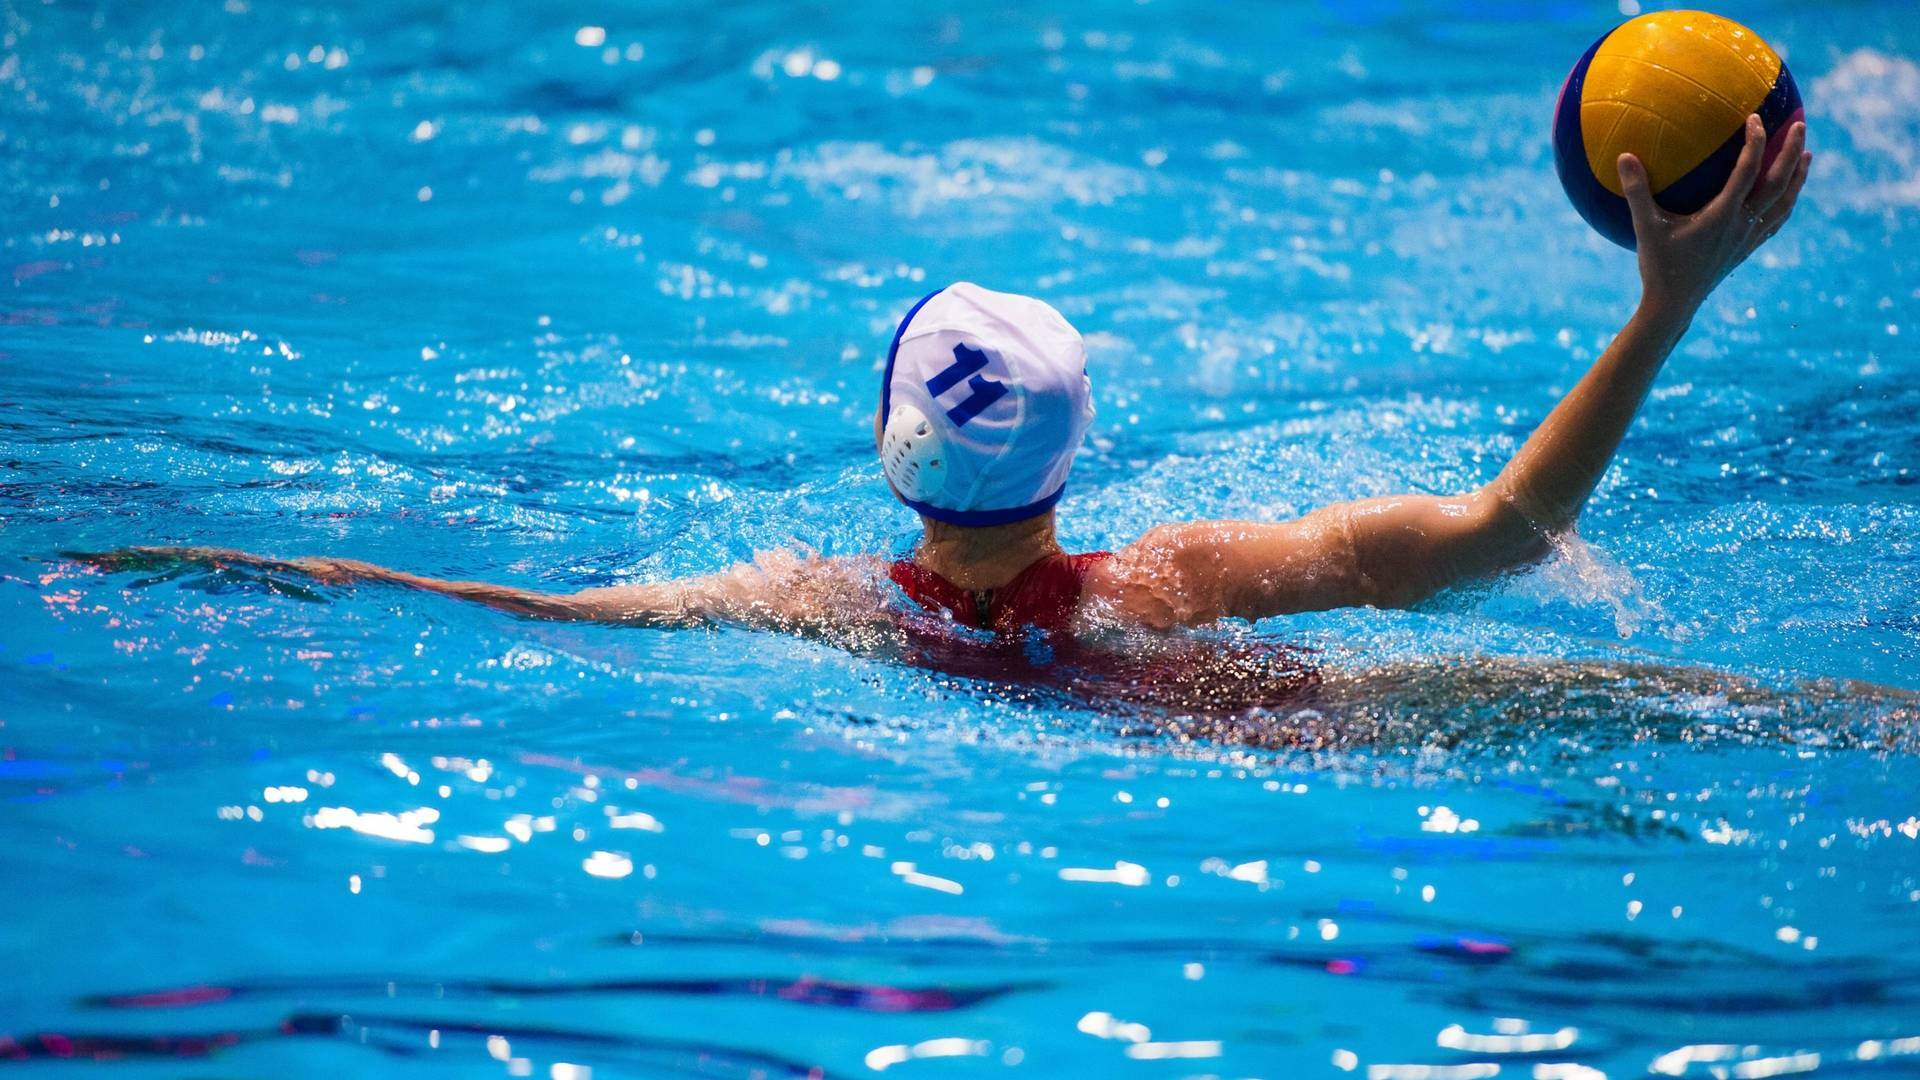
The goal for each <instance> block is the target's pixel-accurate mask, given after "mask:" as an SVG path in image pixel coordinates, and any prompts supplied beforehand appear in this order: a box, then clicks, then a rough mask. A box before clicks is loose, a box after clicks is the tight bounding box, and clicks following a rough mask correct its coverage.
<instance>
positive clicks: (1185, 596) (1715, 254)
mask: <svg viewBox="0 0 1920 1080" xmlns="http://www.w3.org/2000/svg"><path fill="white" fill-rule="evenodd" d="M1765 141H1766V138H1765V133H1764V131H1763V130H1762V128H1761V125H1760V121H1759V118H1758V117H1752V118H1749V120H1748V122H1747V132H1746V145H1745V147H1744V148H1743V149H1742V151H1741V154H1740V159H1739V162H1738V164H1736V165H1735V167H1734V170H1733V174H1732V176H1731V177H1730V178H1729V180H1728V181H1727V184H1726V187H1725V188H1724V190H1722V191H1721V193H1720V195H1719V196H1717V197H1716V198H1715V199H1714V200H1713V202H1711V203H1709V204H1708V205H1707V206H1706V207H1705V208H1704V209H1702V210H1701V211H1700V212H1698V213H1696V214H1691V215H1685V216H1681V215H1673V214H1669V213H1667V212H1666V211H1664V210H1661V209H1660V208H1659V207H1658V206H1657V205H1656V204H1655V203H1654V201H1653V195H1652V193H1651V191H1650V190H1649V187H1648V182H1647V174H1646V170H1645V169H1644V168H1643V167H1642V166H1641V164H1640V162H1639V161H1638V160H1636V159H1635V158H1633V157H1632V156H1631V155H1622V157H1621V159H1620V161H1619V169H1620V181H1621V186H1622V189H1623V190H1624V192H1625V193H1626V198H1627V201H1628V203H1629V205H1630V206H1631V208H1632V210H1633V224H1634V233H1635V236H1636V238H1637V241H1638V251H1639V259H1640V280H1641V298H1640V304H1639V307H1638V309H1637V310H1636V311H1635V312H1634V314H1633V317H1632V318H1631V319H1630V320H1628V322H1627V325H1626V327H1625V328H1624V329H1622V330H1621V332H1620V334H1619V336H1618V337H1616V338H1614V340H1613V344H1611V345H1610V346H1608V348H1607V350H1606V352H1604V353H1603V354H1601V356H1600V358H1599V360H1597V361H1595V362H1594V365H1593V367H1592V368H1590V369H1589V370H1588V371H1587V373H1586V375H1585V376H1584V377H1583V378H1581V380H1580V382H1579V383H1578V384H1577V385H1575V386H1574V388H1573V389H1572V391H1570V392H1569V393H1568V394H1567V396H1566V397H1565V398H1563V399H1562V400H1561V401H1560V403H1559V405H1557V406H1556V407H1555V408H1554V410H1553V412H1552V413H1550V414H1549V415H1548V416H1547V418H1546V420H1545V421H1543V422H1542V423H1541V424H1540V426H1539V427H1538V428H1537V429H1536V430H1535V431H1534V433H1533V435H1532V436H1531V437H1530V438H1529V439H1528V440H1527V442H1526V444H1525V445H1524V446H1522V447H1521V448H1520V452H1519V453H1517V454H1515V455H1514V457H1513V460H1512V461H1510V462H1508V464H1507V466H1506V467H1505V468H1504V469H1502V470H1501V471H1500V475H1499V476H1498V477H1496V478H1495V479H1494V480H1493V482H1492V483H1489V484H1488V485H1486V486H1485V487H1483V488H1481V489H1479V490H1478V491H1475V492H1473V493H1471V494H1467V495H1461V496H1457V497H1444V496H1424V495H1406V496H1396V497H1389V498H1381V499H1368V500H1364V501H1361V502H1353V503H1342V504H1338V505H1335V506H1329V507H1326V508H1324V509H1321V510H1317V511H1315V512H1313V513H1311V514H1309V515H1307V516H1306V517H1304V518H1301V519H1299V520H1297V521H1289V522H1281V523H1256V522H1223V521H1206V522H1188V523H1184V524H1178V525H1167V526H1162V527H1160V528H1157V529H1154V530H1152V531H1150V532H1148V533H1147V535H1146V536H1144V537H1142V538H1141V539H1140V540H1139V541H1138V542H1136V543H1134V544H1132V545H1130V546H1129V547H1128V548H1126V549H1125V550H1123V551H1122V552H1120V553H1119V557H1118V558H1115V559H1113V560H1112V561H1110V562H1109V563H1107V564H1105V565H1103V566H1102V567H1100V568H1099V569H1098V570H1096V571H1095V573H1094V575H1093V576H1092V577H1091V578H1090V579H1089V581H1088V586H1087V590H1088V595H1089V596H1090V597H1095V598H1102V599H1105V600H1106V601H1108V602H1109V603H1111V604H1113V605H1114V606H1115V607H1117V608H1118V609H1119V610H1120V611H1121V612H1123V613H1125V614H1127V615H1129V616H1131V617H1133V618H1135V619H1138V620H1140V621H1143V622H1147V623H1149V624H1151V625H1162V626H1164V625H1181V624H1196V623H1202V622H1207V621H1211V620H1213V619H1217V618H1222V617H1240V618H1247V619H1257V618H1261V617H1263V616H1267V615H1279V614H1285V613H1288V612H1295V611H1311V610H1320V609H1325V608H1334V607H1348V606H1355V605H1374V606H1379V607H1395V606H1405V605H1408V604H1412V603H1417V602H1419V601H1421V600H1423V599H1426V598H1427V597H1429V596H1432V595H1433V594H1434V593H1436V592H1439V591H1441V590H1443V589H1445V588H1447V587H1448V586H1451V585H1454V584H1456V583H1459V582H1462V581H1466V580H1472V579H1476V578H1484V577H1487V576H1489V575H1493V574H1498V573H1500V572H1502V571H1506V570H1510V569H1513V568H1516V567H1518V566H1521V565H1524V564H1525V563H1528V562H1531V561H1532V560H1534V559H1537V558H1539V557H1540V556H1541V555H1543V554H1544V553H1545V551H1546V549H1547V537H1549V536H1551V535H1552V534H1554V533H1557V532H1562V531H1565V530H1567V529H1569V528H1571V527H1572V526H1573V523H1574V521H1575V520H1576V519H1577V518H1578V517H1579V514H1580V509H1581V507H1582V506H1583V505H1584V504H1585V503H1586V500H1587V497H1588V495H1590V494H1591V493H1592V492H1593V488H1594V486H1595V485H1596V484H1598V483H1599V481H1600V477H1601V476H1602V475H1603V474H1604V473H1605V472H1606V469H1607V465H1608V463H1609V462H1610V461H1612V459H1613V454H1614V451H1615V449H1616V448H1618V447H1619V445H1620V440H1621V438H1622V437H1623V436H1624V435H1625V434H1626V431H1627V426H1628V425H1629V424H1630V423H1632V421H1633V417H1634V414H1635V413H1636V412H1637V411H1638V410H1639V407H1640V402H1641V401H1642V400H1643V399H1644V398H1645V397H1646V394H1647V390H1648V388H1649V387H1651V386H1652V384H1653V380H1654V378H1655V376H1657V375H1658V374H1659V372H1660V368H1661V366H1662V365H1663V364H1664V363H1665V362H1666V359H1667V356H1668V355H1669V354H1670V353H1671V352H1672V351H1673V348H1674V346H1675V345H1676V344H1678V343H1679V341H1680V338H1681V336H1682V335H1683V334H1685V333H1686V330H1687V327H1688V325H1689V324H1690V323H1691V322H1692V320H1693V316H1694V312H1695V311H1697V310H1698V309H1699V306H1700V304H1701V303H1702V302H1703V301H1704V300H1705V299H1706V298H1707V296H1708V294H1710V293H1711V292H1712V291H1713V289H1714V287H1715V286H1716V285H1718V284H1719V283H1720V280H1721V279H1722V278H1724V277H1726V275H1727V274H1728V273H1729V272H1731V271H1732V270H1733V268H1734V267H1736V266H1738V265H1740V263H1741V262H1742V261H1744V260H1745V259H1746V257H1747V256H1748V255H1750V254H1752V253H1753V251H1754V250H1755V249H1756V248H1758V247H1759V246H1760V245H1761V244H1763V243H1765V242H1766V240H1767V239H1768V238H1769V237H1771V236H1772V235H1773V234H1774V233H1775V232H1777V231H1779V229H1780V226H1781V225H1782V224H1784V223H1785V221H1786V219H1787V216H1788V215H1789V214H1791V213H1792V212H1793V207H1794V202H1795V200H1796V199H1798V197H1799V194H1800V188H1801V185H1803V184H1804V183H1805V182H1806V178H1807V169H1808V166H1809V165H1810V163H1811V161H1812V156H1811V155H1809V154H1807V153H1805V144H1806V126H1805V125H1804V124H1795V125H1794V127H1793V129H1792V130H1791V131H1790V132H1789V133H1788V135H1787V139H1786V143H1785V146H1784V147H1783V148H1782V152H1781V153H1780V154H1779V155H1778V156H1777V157H1776V159H1775V160H1774V163H1773V167H1772V168H1771V169H1769V170H1767V171H1766V173H1765V175H1762V169H1761V161H1762V156H1763V152H1764V149H1765Z"/></svg>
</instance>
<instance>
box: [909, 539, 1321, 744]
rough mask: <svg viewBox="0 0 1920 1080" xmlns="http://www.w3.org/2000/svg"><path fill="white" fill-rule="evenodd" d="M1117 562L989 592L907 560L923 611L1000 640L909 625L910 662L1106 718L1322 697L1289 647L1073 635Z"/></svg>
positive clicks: (1030, 578)
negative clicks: (1083, 707) (1037, 692)
mask: <svg viewBox="0 0 1920 1080" xmlns="http://www.w3.org/2000/svg"><path fill="white" fill-rule="evenodd" d="M1112 557H1113V553H1112V552H1110V551H1095V552H1089V553H1088V554H1085V555H1065V554H1061V555H1049V556H1047V557H1046V558H1044V559H1041V560H1039V561H1038V562H1035V563H1034V564H1033V565H1031V566H1029V567H1027V568H1026V569H1025V570H1022V571H1020V573H1019V574H1018V575H1016V576H1015V577H1014V579H1013V580H1012V581H1009V582H1007V583H1006V584H1005V585H1002V586H1000V587H999V588H997V589H987V590H983V591H980V592H969V591H967V590H966V589H962V588H961V587H959V586H958V585H955V584H954V583H953V582H951V581H948V580H947V579H946V578H943V577H941V576H940V575H939V574H936V573H934V572H933V571H931V570H928V569H926V568H924V567H921V566H918V565H916V564H915V563H913V562H912V561H911V560H907V559H902V560H899V561H897V562H895V563H894V564H893V566H892V567H891V568H890V569H889V570H888V576H889V577H891V578H892V579H893V581H894V583H895V584H897V585H899V586H900V588H901V590H902V591H904V592H905V593H906V594H907V595H908V596H909V597H911V598H912V599H913V601H914V602H915V603H917V604H919V605H920V606H921V607H923V608H925V609H927V610H929V611H936V612H937V611H945V612H948V613H949V614H950V615H951V616H952V618H953V621H954V622H956V623H959V624H960V625H962V626H966V627H970V628H972V629H975V630H987V631H991V632H992V633H993V635H994V641H993V642H991V643H987V644H983V643H980V642H966V641H963V640H960V639H957V638H954V637H952V636H950V635H947V634H944V633H937V632H936V633H929V632H926V630H925V629H917V628H915V627H913V626H911V625H909V626H908V627H907V628H906V629H907V630H908V634H909V640H910V641H911V642H912V645H911V647H910V648H909V650H908V652H907V655H906V659H907V660H908V661H909V662H910V663H914V664H916V665H919V666H921V667H927V668H932V669H935V670H938V671H942V672H945V673H947V674H949V675H958V676H961V677H963V678H975V679H985V680H990V681H993V682H999V683H1012V684H1015V685H1018V686H1022V687H1028V688H1032V689H1053V690H1058V691H1061V692H1064V693H1066V694H1067V695H1069V696H1070V697H1072V698H1075V699H1078V700H1080V701H1083V702H1085V703H1087V704H1091V705H1095V706H1096V707H1098V708H1100V709H1101V711H1102V712H1110V711H1112V710H1114V709H1115V708H1120V709H1126V708H1128V707H1137V706H1146V707H1148V708H1150V709H1153V710H1155V711H1159V710H1171V711H1173V712H1176V713H1180V714H1186V715H1208V714H1212V715H1220V714H1240V713H1244V712H1246V710H1248V709H1252V708H1256V707H1277V706H1278V707H1295V706H1299V705H1302V704H1304V703H1305V702H1306V701H1307V700H1308V699H1309V698H1310V697H1311V695H1312V694H1313V692H1314V690H1315V689H1317V688H1318V687H1319V685H1320V673H1319V671H1318V670H1317V669H1316V668H1315V666H1314V665H1313V664H1312V662H1311V661H1309V660H1308V659H1307V657H1306V654H1305V653H1304V652H1303V651H1301V650H1298V649H1293V648H1290V647H1288V646H1285V645H1279V644H1275V643H1270V642H1259V641H1251V642H1249V641H1241V642H1232V641H1214V640H1208V639H1205V638H1186V637H1181V636H1177V635H1175V636H1162V635H1153V636H1150V637H1147V638H1135V639H1134V640H1132V641H1130V642H1128V643H1127V644H1126V645H1125V646H1124V647H1122V648H1120V649H1113V648H1111V647H1110V644H1109V645H1102V644H1100V643H1098V642H1086V641H1081V640H1079V639H1077V638H1075V637H1074V636H1073V635H1072V634H1071V633H1068V632H1066V631H1067V630H1068V629H1069V626H1070V624H1071V622H1072V619H1073V613H1074V611H1075V609H1077V608H1078V607H1079V605H1080V596H1081V592H1082V590H1083V589H1084V588H1085V586H1086V580H1087V574H1088V572H1089V571H1091V570H1092V569H1093V568H1094V567H1095V566H1097V565H1099V564H1100V563H1101V562H1102V561H1104V560H1106V559H1110V558H1112ZM1033 630H1038V631H1040V636H1039V637H1037V638H1036V637H1035V636H1033V635H1032V634H1031V633H1030V631H1033ZM1269 738H1270V736H1262V739H1269ZM1281 741H1284V739H1282V740H1281Z"/></svg>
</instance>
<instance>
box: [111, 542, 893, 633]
mask: <svg viewBox="0 0 1920 1080" xmlns="http://www.w3.org/2000/svg"><path fill="white" fill-rule="evenodd" d="M77 557H78V558H81V559H82V560H83V561H86V562H89V563H92V564H93V565H95V566H99V567H102V568H103V569H108V570H126V569H136V568H139V569H145V568H159V567H163V566H169V565H178V564H197V565H202V566H208V567H214V568H222V567H238V568H244V569H248V570H254V571H260V572H264V573H267V574H276V573H279V574H297V575H300V576H303V577H308V578H312V579H313V580H315V581H319V582H322V583H325V584H333V585H347V584H357V583H374V584H388V585H399V586H403V587H406V588H409V589H417V590H420V591H422V592H431V593H438V594H440V595H442V596H450V597H453V598H455V599H458V600H467V601H471V602H473V603H477V604H483V605H485V606H487V607H490V608H495V609H497V610H500V611H505V612H507V613H509V614H513V615H518V616H521V617H523V618H529V619H545V620H555V621H568V622H604V623H621V624H626V625H633V626H695V625H701V624H711V623H733V624H736V625H743V626H765V627H769V628H774V629H782V630H791V631H796V632H807V631H810V630H824V629H828V628H832V627H841V626H845V625H847V624H849V623H852V622H857V621H871V620H872V619H873V618H876V617H878V615H879V610H878V608H877V607H876V606H875V605H874V604H866V605H864V606H861V605H859V604H858V603H857V600H858V599H861V598H863V594H866V593H871V592H872V590H871V589H870V588H868V587H867V586H868V585H869V583H870V582H871V581H872V580H873V579H874V578H875V577H876V573H875V572H874V571H873V569H872V568H871V567H868V566H865V565H862V564H861V563H860V561H859V560H852V559H821V558H802V557H799V556H794V555H788V554H770V555H768V556H766V557H763V558H762V559H761V560H759V561H757V562H753V563H742V564H740V565H738V566H735V567H733V568H731V569H729V570H725V571H722V572H720V573H717V574H710V575H706V576H703V577H691V578H682V579H678V580H673V581H663V582H650V583H644V584H633V585H610V586H605V587H601V588H594V589H582V590H580V591H578V592H544V591H541V590H538V589H523V588H516V587H514V586H510V585H496V584H493V583H491V582H485V581H449V580H445V579H442V578H433V577H425V576H423V575H420V574H410V573H407V572H405V571H401V570H393V569H390V568H388V567H384V566H379V565H376V564H374V563H370V562H363V561H361V560H358V559H336V558H330V557H305V558H292V559H281V558H274V557H271V556H265V555H254V554H250V553H248V552H244V551H234V550H231V549H227V548H211V547H141V548H127V549H124V550H121V551H115V552H109V553H106V554H101V555H83V556H77Z"/></svg>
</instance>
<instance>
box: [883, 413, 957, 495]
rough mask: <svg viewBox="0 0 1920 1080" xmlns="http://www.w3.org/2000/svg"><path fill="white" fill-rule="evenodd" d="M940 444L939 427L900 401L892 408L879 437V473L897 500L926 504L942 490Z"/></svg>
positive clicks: (944, 466) (944, 470) (943, 471)
mask: <svg viewBox="0 0 1920 1080" xmlns="http://www.w3.org/2000/svg"><path fill="white" fill-rule="evenodd" d="M942 441H943V440H942V439H941V437H940V429H939V427H938V426H937V425H936V424H934V422H933V421H931V420H929V419H927V414H926V413H923V412H921V411H920V410H919V409H916V408H914V407H913V406H912V405H909V404H907V403H906V402H904V401H903V402H900V403H898V404H896V405H894V407H893V412H892V414H891V415H889V416H888V417H887V426H886V429H885V430H884V431H883V432H882V433H881V436H880V469H881V471H882V472H884V473H886V476H887V482H888V483H890V484H892V485H893V489H894V490H895V491H897V492H899V493H900V495H901V497H903V498H905V499H907V500H908V501H909V502H929V501H931V500H933V499H935V498H937V497H938V496H939V495H940V493H941V492H942V491H944V490H945V489H946V486H947V461H946V453H945V447H944V446H942V445H941V444H942Z"/></svg>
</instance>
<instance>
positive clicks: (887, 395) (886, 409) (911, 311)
mask: <svg viewBox="0 0 1920 1080" xmlns="http://www.w3.org/2000/svg"><path fill="white" fill-rule="evenodd" d="M947 288H948V286H946V285H942V286H940V287H939V288H937V289H935V290H933V291H932V292H930V293H928V294H927V295H925V296H923V297H921V298H920V302H919V303H917V304H915V305H913V306H912V307H910V308H908V309H907V314H906V315H905V317H903V318H902V319H901V320H900V325H899V326H898V327H896V328H895V329H894V331H893V344H891V345H889V346H887V370H885V371H883V372H881V373H880V423H881V425H882V427H883V428H884V426H885V425H886V422H887V417H889V416H891V415H893V358H894V357H896V356H898V355H900V339H901V338H903V337H906V336H907V324H908V323H910V322H912V321H913V317H914V316H915V315H918V314H920V309H921V308H923V307H926V306H927V301H929V300H931V299H933V298H934V297H936V296H939V295H940V294H941V293H943V292H946V291H947Z"/></svg>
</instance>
